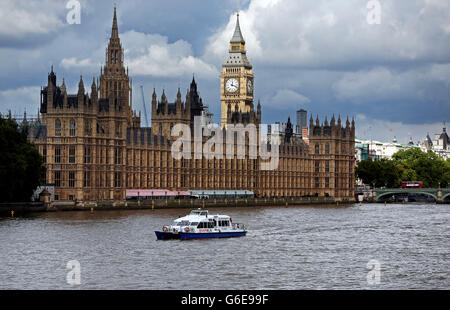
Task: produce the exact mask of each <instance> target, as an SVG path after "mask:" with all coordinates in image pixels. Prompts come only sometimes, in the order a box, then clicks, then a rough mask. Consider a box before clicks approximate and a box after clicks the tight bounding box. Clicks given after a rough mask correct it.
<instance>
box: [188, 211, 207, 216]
mask: <svg viewBox="0 0 450 310" xmlns="http://www.w3.org/2000/svg"><path fill="white" fill-rule="evenodd" d="M191 215H200V216H207V215H208V211H199V210H194V211H191Z"/></svg>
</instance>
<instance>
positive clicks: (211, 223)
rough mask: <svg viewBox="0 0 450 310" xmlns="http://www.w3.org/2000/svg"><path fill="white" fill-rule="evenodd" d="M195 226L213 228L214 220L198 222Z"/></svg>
mask: <svg viewBox="0 0 450 310" xmlns="http://www.w3.org/2000/svg"><path fill="white" fill-rule="evenodd" d="M197 228H214V222H213V221H210V222H200V223H199V224H198V226H197Z"/></svg>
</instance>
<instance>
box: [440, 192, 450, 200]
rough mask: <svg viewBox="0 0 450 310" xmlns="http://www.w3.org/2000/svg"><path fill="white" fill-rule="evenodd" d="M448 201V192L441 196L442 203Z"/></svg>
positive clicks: (449, 196)
mask: <svg viewBox="0 0 450 310" xmlns="http://www.w3.org/2000/svg"><path fill="white" fill-rule="evenodd" d="M445 200H450V192H449V193H446V194H443V195H442V201H445Z"/></svg>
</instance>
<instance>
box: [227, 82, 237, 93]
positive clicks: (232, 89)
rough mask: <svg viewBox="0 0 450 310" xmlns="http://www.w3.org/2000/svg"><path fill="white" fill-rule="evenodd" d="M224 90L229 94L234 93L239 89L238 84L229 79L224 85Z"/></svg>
mask: <svg viewBox="0 0 450 310" xmlns="http://www.w3.org/2000/svg"><path fill="white" fill-rule="evenodd" d="M225 89H226V90H227V91H228V92H229V93H234V92H236V91H237V90H238V89H239V82H238V80H236V79H229V80H227V83H226V84H225Z"/></svg>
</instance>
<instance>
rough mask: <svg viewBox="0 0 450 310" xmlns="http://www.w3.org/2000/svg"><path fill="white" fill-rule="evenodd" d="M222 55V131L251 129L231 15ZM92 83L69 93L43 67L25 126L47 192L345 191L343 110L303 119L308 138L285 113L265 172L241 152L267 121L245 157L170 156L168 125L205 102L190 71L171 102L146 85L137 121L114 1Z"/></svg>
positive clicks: (250, 98)
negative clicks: (34, 112) (144, 113)
mask: <svg viewBox="0 0 450 310" xmlns="http://www.w3.org/2000/svg"><path fill="white" fill-rule="evenodd" d="M230 35H231V34H230ZM225 56H226V57H225V60H224V62H223V65H222V71H221V76H220V101H221V118H220V119H221V125H220V127H221V128H223V130H224V131H225V132H226V131H227V126H229V125H230V124H244V125H248V124H254V125H255V126H256V128H260V127H259V125H260V124H261V123H262V122H261V120H262V107H261V104H260V103H258V104H257V106H256V108H255V106H254V93H253V90H254V83H256V82H257V80H256V79H255V76H254V73H253V67H252V65H251V63H250V61H249V59H248V58H247V56H246V45H245V40H244V38H243V35H242V32H241V27H240V25H239V14H238V16H237V22H236V27H235V31H234V34H233V35H232V37H231V40H230V44H229V50H228V53H227V55H225ZM91 81H92V83H90V81H88V80H86V81H85V80H83V78H82V77H80V81H79V83H78V92H77V93H76V94H68V93H67V88H66V84H65V81H64V79H63V80H62V83H61V84H60V85H58V83H57V77H56V74H55V72H54V71H53V68H52V69H51V72H50V73H49V75H48V81H47V85H46V86H45V87H43V88H42V90H41V102H40V115H39V119H38V120H37V121H36V122H35V123H34V124H31V126H30V133H29V134H30V139H31V140H32V141H33V142H34V144H35V145H36V147H37V148H38V149H39V151H40V153H41V155H42V156H43V158H44V164H45V166H46V168H47V170H46V180H45V182H46V183H47V184H53V185H54V188H55V193H54V194H55V199H56V200H77V201H105V200H115V201H121V200H125V198H126V197H125V196H126V190H127V189H166V190H170V191H188V190H248V191H252V192H253V193H254V194H255V196H256V197H301V196H319V197H320V196H328V197H334V198H335V199H336V200H337V201H347V200H353V199H354V165H355V159H354V158H355V153H354V140H355V123H354V121H353V120H352V121H351V122H350V121H349V120H348V118H347V120H346V121H342V120H341V118H340V117H338V118H337V119H336V118H335V117H334V116H333V117H332V118H331V119H330V121H328V120H327V119H325V121H324V122H322V123H321V122H320V121H319V119H318V118H316V120H313V118H312V117H311V119H310V121H309V128H306V132H307V133H308V132H309V133H308V134H307V137H305V135H303V136H301V135H299V134H298V132H297V133H296V132H295V130H294V126H293V125H292V123H291V121H290V119H288V120H287V123H286V125H285V126H284V128H283V130H281V131H280V132H278V131H276V132H275V133H274V134H276V135H277V137H278V138H279V140H280V144H279V146H278V145H277V146H276V147H279V164H278V166H277V168H276V169H273V170H263V169H261V168H260V167H261V165H260V164H261V162H262V161H264V159H262V158H252V157H250V156H249V152H248V149H249V146H250V144H252V143H256V144H258V145H259V144H260V143H266V142H261V141H270V139H271V138H273V137H271V135H273V134H272V131H271V129H270V130H269V131H268V132H267V137H266V140H261V141H260V140H259V139H257V141H252V140H251V139H250V138H249V137H248V138H246V139H245V149H246V150H247V152H246V153H245V156H244V158H239V157H237V156H235V157H233V158H228V157H225V156H224V157H223V158H213V159H206V158H204V157H203V158H201V159H198V158H194V156H192V158H191V159H186V158H181V159H175V158H174V157H173V156H172V147H171V146H172V144H173V143H174V141H175V138H174V137H172V136H171V130H172V128H173V126H174V125H175V124H185V125H188V126H190V127H191V128H193V127H194V118H195V117H200V118H201V117H205V115H208V113H207V106H206V105H205V104H204V103H203V100H202V98H200V96H199V92H198V85H197V83H196V81H195V78H193V79H192V81H191V83H190V87H189V89H188V90H187V92H186V93H185V94H182V93H181V91H180V89H178V92H177V93H176V98H175V99H174V100H175V101H173V102H172V101H170V102H169V99H168V97H167V96H168V95H167V94H166V93H165V91H164V90H163V91H162V92H160V96H159V95H157V91H156V90H153V94H152V102H151V111H152V116H151V121H152V126H151V127H142V126H141V117H140V114H137V113H136V112H135V111H134V110H133V106H132V103H133V98H132V88H133V84H132V79H131V78H130V76H129V75H128V69H127V68H125V66H124V49H123V47H122V44H121V41H120V37H119V29H118V24H117V16H116V8H114V16H113V23H112V31H111V37H110V39H109V44H108V47H107V52H106V59H105V64H104V66H102V68H101V71H100V77H99V78H98V79H96V78H93V79H92V80H91ZM89 84H90V85H89ZM89 86H90V89H89ZM174 93H175V92H174ZM174 97H175V96H174ZM192 134H193V133H192ZM258 134H261V133H260V132H259V129H258ZM224 144H225V142H224ZM192 149H193V148H192ZM223 149H224V150H225V147H224V148H223Z"/></svg>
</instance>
